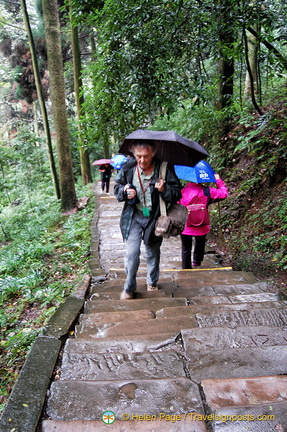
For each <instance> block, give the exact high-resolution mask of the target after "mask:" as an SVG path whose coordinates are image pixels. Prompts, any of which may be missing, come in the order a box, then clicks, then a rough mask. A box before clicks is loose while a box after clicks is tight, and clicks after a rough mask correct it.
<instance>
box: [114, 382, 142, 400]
mask: <svg viewBox="0 0 287 432" xmlns="http://www.w3.org/2000/svg"><path fill="white" fill-rule="evenodd" d="M137 388H138V386H137V385H136V384H134V383H128V384H124V385H123V386H122V387H120V389H119V396H120V398H127V399H135V397H136V396H135V391H136V389H137Z"/></svg>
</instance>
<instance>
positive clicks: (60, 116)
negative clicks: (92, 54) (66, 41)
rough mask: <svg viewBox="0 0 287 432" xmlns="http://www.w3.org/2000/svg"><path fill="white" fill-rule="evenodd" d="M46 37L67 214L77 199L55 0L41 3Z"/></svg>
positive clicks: (61, 186) (62, 197)
mask: <svg viewBox="0 0 287 432" xmlns="http://www.w3.org/2000/svg"><path fill="white" fill-rule="evenodd" d="M42 7H43V17H44V27H45V34H46V44H47V54H48V69H49V74H50V91H51V99H52V112H53V118H54V127H55V133H56V140H57V154H58V163H59V177H60V191H61V207H62V210H63V211H65V212H68V211H70V210H73V209H74V208H75V207H76V203H77V197H76V190H75V180H74V174H73V166H72V155H71V146H70V137H69V130H68V121H67V114H66V92H65V81H64V69H63V59H62V50H61V39H60V23H59V16H58V3H57V0H42Z"/></svg>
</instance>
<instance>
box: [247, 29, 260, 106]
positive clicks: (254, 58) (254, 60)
mask: <svg viewBox="0 0 287 432" xmlns="http://www.w3.org/2000/svg"><path fill="white" fill-rule="evenodd" d="M255 31H256V32H258V26H255ZM246 36H247V46H248V61H249V65H250V71H251V76H250V73H249V71H248V70H247V71H246V77H245V88H244V96H245V97H246V98H250V97H251V95H252V87H251V79H252V81H253V89H254V93H255V94H258V91H259V86H258V67H257V65H258V49H259V41H258V39H257V38H256V37H255V36H254V35H253V34H251V33H249V32H248V31H247V33H246Z"/></svg>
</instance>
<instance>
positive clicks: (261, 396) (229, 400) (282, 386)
mask: <svg viewBox="0 0 287 432" xmlns="http://www.w3.org/2000/svg"><path fill="white" fill-rule="evenodd" d="M201 386H202V389H203V392H204V395H205V400H206V404H207V407H208V409H209V411H215V410H216V409H218V408H224V407H230V406H246V405H262V404H267V403H270V404H272V403H274V402H282V401H283V400H284V401H285V402H287V376H286V375H285V376H284V375H280V376H278V375H277V376H261V377H254V378H235V379H234V378H233V379H207V380H203V381H202V382H201Z"/></svg>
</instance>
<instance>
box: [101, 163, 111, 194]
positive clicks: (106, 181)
mask: <svg viewBox="0 0 287 432" xmlns="http://www.w3.org/2000/svg"><path fill="white" fill-rule="evenodd" d="M113 170H114V169H113V167H112V166H111V165H110V164H104V165H100V168H99V171H100V172H101V180H102V192H104V191H105V188H106V194H107V195H108V194H109V190H110V179H111V176H112V172H113Z"/></svg>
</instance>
